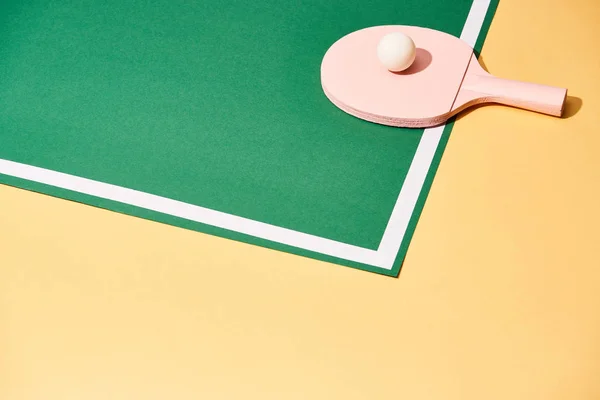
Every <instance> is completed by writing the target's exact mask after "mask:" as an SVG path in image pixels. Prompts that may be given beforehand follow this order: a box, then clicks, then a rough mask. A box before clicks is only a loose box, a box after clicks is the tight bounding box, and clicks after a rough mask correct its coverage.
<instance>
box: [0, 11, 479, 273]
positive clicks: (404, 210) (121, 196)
mask: <svg viewBox="0 0 600 400" xmlns="http://www.w3.org/2000/svg"><path fill="white" fill-rule="evenodd" d="M490 1H491V0H473V4H472V5H471V9H470V11H469V15H468V17H467V20H466V22H465V25H464V28H463V31H462V33H461V36H460V38H461V39H462V40H464V41H466V42H467V43H468V44H470V45H471V46H472V47H474V46H475V42H476V41H477V38H478V37H479V33H480V31H481V27H482V26H483V21H484V19H485V16H486V14H487V11H488V8H489V6H490ZM444 127H445V125H444V126H439V127H435V128H430V129H426V130H425V132H424V133H423V136H422V138H421V141H420V143H419V146H418V147H417V151H416V153H415V156H414V158H413V161H412V163H411V165H410V168H409V170H408V174H407V176H406V180H405V182H404V184H403V185H402V189H401V190H400V194H399V196H398V200H397V201H396V204H395V206H394V209H393V211H392V214H391V216H390V220H389V222H388V225H387V227H386V229H385V232H384V234H383V237H382V239H381V243H380V245H379V248H378V249H377V251H375V250H370V249H365V248H362V247H358V246H354V245H350V244H346V243H342V242H338V241H335V240H330V239H326V238H322V237H318V236H314V235H309V234H306V233H301V232H297V231H294V230H291V229H286V228H282V227H279V226H274V225H270V224H266V223H264V222H259V221H254V220H251V219H247V218H243V217H238V216H235V215H231V214H226V213H223V212H220V211H215V210H211V209H208V208H204V207H200V206H195V205H192V204H187V203H184V202H181V201H177V200H172V199H168V198H165V197H161V196H156V195H153V194H149V193H144V192H140V191H137V190H133V189H127V188H124V187H120V186H115V185H111V184H108V183H103V182H98V181H93V180H90V179H86V178H81V177H78V176H74V175H69V174H64V173H61V172H56V171H51V170H48V169H44V168H39V167H34V166H31V165H27V164H21V163H17V162H14V161H8V160H2V159H0V174H4V175H10V176H14V177H17V178H21V179H26V180H29V181H34V182H39V183H43V184H46V185H50V186H55V187H59V188H63V189H67V190H71V191H74V192H79V193H84V194H87V195H91V196H95V197H100V198H104V199H108V200H113V201H117V202H120V203H125V204H130V205H133V206H136V207H140V208H145V209H148V210H152V211H157V212H160V213H163V214H167V215H172V216H175V217H180V218H184V219H187V220H191V221H195V222H200V223H203V224H207V225H212V226H215V227H219V228H223V229H227V230H230V231H234V232H239V233H243V234H247V235H250V236H255V237H258V238H261V239H266V240H269V241H272V242H276V243H281V244H285V245H289V246H293V247H297V248H301V249H304V250H309V251H313V252H316V253H320V254H324V255H328V256H332V257H336V258H340V259H344V260H349V261H354V262H358V263H362V264H367V265H372V266H375V267H379V268H383V269H387V270H390V269H392V267H393V266H394V261H395V259H396V255H397V254H398V250H399V249H400V246H401V245H402V241H403V239H404V235H405V233H406V229H407V227H408V224H409V222H410V219H411V217H412V215H413V211H414V208H415V205H416V203H417V200H418V198H419V195H420V193H421V189H422V188H423V184H424V182H425V179H426V177H427V174H428V173H429V168H430V167H431V163H432V161H433V157H434V156H435V153H436V151H437V148H438V145H439V142H440V139H441V137H442V133H443V131H444Z"/></svg>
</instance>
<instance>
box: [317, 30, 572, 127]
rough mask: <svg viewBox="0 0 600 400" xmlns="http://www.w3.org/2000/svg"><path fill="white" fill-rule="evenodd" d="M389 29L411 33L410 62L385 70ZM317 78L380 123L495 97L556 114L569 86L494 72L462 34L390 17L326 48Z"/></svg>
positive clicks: (444, 113) (418, 119)
mask: <svg viewBox="0 0 600 400" xmlns="http://www.w3.org/2000/svg"><path fill="white" fill-rule="evenodd" d="M392 32H402V33H404V34H406V35H408V36H410V37H411V38H412V39H413V41H414V42H415V45H416V47H417V55H416V58H415V61H414V63H413V64H412V65H411V66H410V67H409V68H408V69H406V70H405V71H402V72H395V73H394V72H390V71H389V70H387V69H386V68H385V67H384V66H383V65H382V64H381V63H380V62H379V59H378V57H377V44H378V43H379V41H380V40H381V38H382V37H384V36H385V35H387V34H388V33H392ZM321 84H322V86H323V90H324V92H325V94H326V96H327V97H328V98H329V100H331V102H332V103H333V104H335V105H336V106H337V107H339V108H340V109H342V110H343V111H345V112H347V113H348V114H350V115H353V116H355V117H358V118H361V119H364V120H367V121H370V122H375V123H379V124H383V125H390V126H397V127H410V128H423V127H430V126H435V125H440V124H443V123H444V122H446V121H447V120H448V119H449V118H450V117H452V116H454V115H455V114H457V113H459V112H461V111H463V110H465V109H466V108H468V107H471V106H474V105H476V104H484V103H499V104H505V105H509V106H513V107H518V108H522V109H527V110H531V111H536V112H540V113H544V114H548V115H553V116H561V115H562V111H563V107H564V103H565V98H566V95H567V89H563V88H557V87H552V86H544V85H538V84H534V83H526V82H518V81H512V80H507V79H501V78H496V77H494V76H492V75H490V74H489V73H488V72H486V71H485V70H484V69H483V68H482V67H481V66H480V64H479V61H478V60H477V58H476V57H475V54H474V53H473V49H472V48H471V47H470V46H469V45H468V44H467V43H465V42H464V41H462V40H461V39H459V38H457V37H454V36H452V35H449V34H447V33H444V32H439V31H436V30H432V29H427V28H420V27H415V26H404V25H392V26H376V27H371V28H366V29H362V30H359V31H356V32H353V33H351V34H349V35H346V36H344V37H343V38H341V39H340V40H338V41H337V42H335V43H334V44H333V45H332V46H331V47H330V48H329V50H328V51H327V52H326V54H325V56H324V58H323V62H322V64H321Z"/></svg>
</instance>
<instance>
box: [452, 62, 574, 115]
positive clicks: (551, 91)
mask: <svg viewBox="0 0 600 400" xmlns="http://www.w3.org/2000/svg"><path fill="white" fill-rule="evenodd" d="M463 88H464V89H467V90H469V91H472V92H476V93H478V94H479V97H480V99H481V102H493V103H500V104H505V105H508V106H512V107H518V108H522V109H525V110H530V111H535V112H539V113H543V114H548V115H553V116H555V117H560V116H562V113H563V109H564V105H565V100H566V97H567V89H564V88H559V87H554V86H546V85H539V84H536V83H528V82H520V81H515V80H510V79H503V78H497V77H495V76H493V75H490V74H487V73H486V74H477V75H472V76H466V77H465V82H464V83H463Z"/></svg>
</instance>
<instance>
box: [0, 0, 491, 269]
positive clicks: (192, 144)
mask: <svg viewBox="0 0 600 400" xmlns="http://www.w3.org/2000/svg"><path fill="white" fill-rule="evenodd" d="M476 1H480V0H476ZM484 2H485V1H484ZM472 3H473V0H454V1H445V0H431V1H427V2H424V1H422V0H401V1H389V0H373V1H367V2H365V1H357V0H344V1H341V0H331V1H322V0H308V1H302V2H296V1H275V0H257V1H239V0H233V1H228V2H224V1H223V2H220V1H217V2H215V1H207V0H199V1H183V0H169V1H167V0H151V1H142V0H124V1H114V0H108V1H90V0H82V1H74V0H62V1H61V0H53V1H47V0H45V1H42V0H23V1H16V0H6V1H3V2H2V3H1V4H0V37H1V38H2V40H1V41H0V159H2V160H8V161H11V162H16V163H20V164H23V165H31V166H35V167H40V168H44V169H46V170H50V171H57V172H61V173H65V174H69V175H73V176H77V177H83V178H86V179H90V180H93V181H97V182H103V183H109V184H112V185H116V186H119V187H123V188H130V189H134V190H136V191H140V192H143V193H149V194H153V195H156V196H161V197H164V198H167V199H174V200H177V201H180V202H182V203H186V204H191V205H197V206H201V207H205V208H207V209H211V210H216V211H220V212H223V213H225V214H229V215H235V216H239V217H243V218H246V219H248V220H253V221H260V222H263V223H266V224H269V225H273V226H277V227H282V228H286V229H289V230H291V231H295V232H301V233H306V234H310V235H313V236H315V237H320V238H326V239H329V240H332V241H336V242H340V243H345V244H350V245H352V246H357V247H360V248H364V249H368V250H377V249H378V246H379V245H380V241H381V238H382V235H383V233H384V231H385V229H386V226H387V224H388V221H389V219H390V215H391V213H392V210H393V208H394V205H395V204H396V201H397V199H398V196H399V193H400V190H401V189H402V186H403V183H404V179H405V177H406V175H407V172H408V169H409V167H410V165H411V162H412V160H413V156H414V154H415V151H416V148H417V146H418V144H419V142H420V140H421V138H422V135H423V130H410V129H398V128H390V127H385V126H380V125H376V124H371V123H368V122H365V121H362V120H359V119H356V118H353V117H350V116H348V115H347V114H345V113H343V112H341V111H340V110H338V109H337V108H336V107H334V106H333V105H332V104H331V103H330V102H329V101H328V100H327V98H326V97H325V96H324V94H323V92H322V89H321V83H320V63H321V60H322V57H323V55H324V53H325V51H326V50H327V49H328V47H329V46H330V45H331V44H332V43H333V42H335V41H336V40H337V39H339V38H340V37H342V36H343V35H345V34H348V33H350V32H352V31H355V30H358V29H361V28H364V27H368V26H374V25H388V24H407V25H420V26H426V27H431V28H435V29H438V30H442V31H445V32H448V33H450V34H453V35H455V36H460V34H461V31H462V29H463V27H464V26H465V21H466V20H467V16H468V14H469V11H470V9H471V7H472ZM494 8H495V1H492V4H491V5H489V9H488V11H487V16H486V23H485V24H484V26H483V29H482V33H480V35H479V39H478V40H477V43H476V49H479V48H480V47H481V45H482V43H483V38H484V36H485V32H486V30H487V27H488V26H489V23H490V22H491V17H492V15H493V11H494ZM450 128H451V126H450V125H449V126H448V127H447V129H446V130H445V131H444V135H443V138H442V140H441V142H440V146H439V149H438V151H437V153H436V156H435V158H434V160H433V163H432V166H431V169H430V170H429V173H428V178H427V180H426V182H425V185H424V187H423V190H422V191H421V194H420V197H419V201H418V204H417V206H416V207H415V210H414V212H413V217H412V219H411V222H410V225H409V227H408V229H407V232H406V235H404V239H403V243H402V246H401V248H400V250H399V251H398V254H397V255H398V257H397V258H396V261H395V262H394V265H393V267H391V268H389V269H382V268H379V267H377V266H373V265H368V264H366V263H361V262H355V261H353V260H349V259H343V258H340V257H332V256H327V255H324V254H320V253H318V252H314V251H310V250H306V249H302V248H299V247H295V246H290V245H288V244H282V243H277V241H273V240H265V239H261V238H259V237H254V236H252V235H248V234H245V233H240V232H236V231H235V230H230V229H223V228H219V227H217V226H212V225H211V224H205V223H200V222H197V221H192V220H188V219H185V218H180V217H177V216H173V215H168V214H166V213H161V212H156V211H152V210H148V209H145V208H143V207H138V206H135V205H131V204H125V203H123V202H120V201H114V200H110V199H106V198H101V197H98V196H92V195H89V194H84V193H80V192H78V190H68V189H64V188H60V187H56V186H52V185H48V184H43V183H40V182H35V181H34V180H31V179H23V178H18V177H15V176H11V174H10V173H6V171H4V172H3V173H1V172H2V171H0V182H3V183H7V184H11V185H15V186H18V187H23V188H26V189H31V190H35V191H39V192H43V193H47V194H50V195H54V196H60V197H63V198H66V199H71V200H75V201H80V202H83V203H87V204H91V205H94V206H99V207H105V208H108V209H111V210H114V211H118V212H124V213H128V214H131V215H134V216H138V217H143V218H149V219H153V220H156V221H160V222H164V223H169V224H172V225H176V226H179V227H183V228H189V229H195V230H198V231H201V232H207V233H211V234H216V235H220V236H224V237H228V238H232V239H236V240H242V241H246V242H249V243H254V244H259V245H263V246H268V247H272V248H275V249H279V250H285V251H290V252H293V253H297V254H300V255H304V256H310V257H315V258H319V259H323V260H328V261H332V262H335V263H339V264H343V265H346V266H350V267H357V268H362V269H366V270H369V271H374V272H379V273H383V274H388V275H395V274H397V273H398V271H399V268H400V265H401V262H402V259H403V258H404V254H405V253H406V250H407V247H408V243H409V241H410V236H411V235H412V231H413V230H414V229H415V226H416V223H417V219H418V215H419V213H420V211H421V208H422V206H423V204H424V201H425V197H426V195H427V191H428V188H429V186H430V185H431V181H432V179H433V175H434V173H435V169H436V166H437V163H438V162H439V159H440V157H441V155H442V152H443V147H444V143H445V142H446V140H447V138H448V135H449V132H450Z"/></svg>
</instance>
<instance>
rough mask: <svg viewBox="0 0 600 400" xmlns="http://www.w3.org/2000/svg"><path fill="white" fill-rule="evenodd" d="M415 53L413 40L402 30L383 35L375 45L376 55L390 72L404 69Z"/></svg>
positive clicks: (412, 59)
mask: <svg viewBox="0 0 600 400" xmlns="http://www.w3.org/2000/svg"><path fill="white" fill-rule="evenodd" d="M416 55H417V48H416V47H415V42H413V40H412V39H411V38H410V36H408V35H405V34H404V33H402V32H394V33H389V34H387V35H385V36H384V37H383V38H381V40H380V41H379V44H378V45H377V57H378V58H379V61H380V62H381V64H383V66H385V67H386V68H387V69H388V70H390V71H392V72H400V71H404V70H405V69H407V68H408V67H410V66H411V65H412V63H413V62H414V61H415V57H416Z"/></svg>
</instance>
